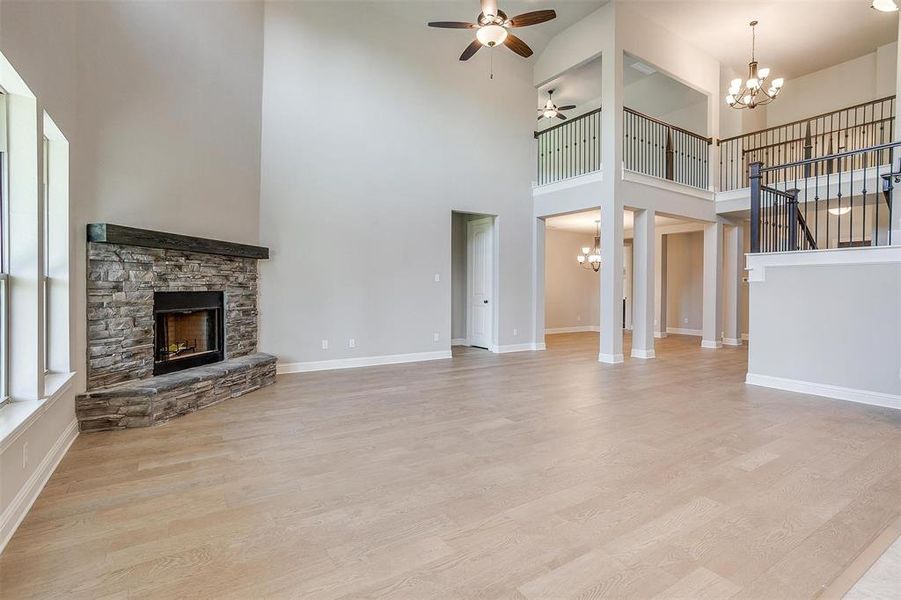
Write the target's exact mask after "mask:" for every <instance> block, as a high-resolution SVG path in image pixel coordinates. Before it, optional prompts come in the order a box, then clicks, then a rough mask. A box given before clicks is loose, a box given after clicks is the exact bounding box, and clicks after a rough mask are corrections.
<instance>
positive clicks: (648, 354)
mask: <svg viewBox="0 0 901 600" xmlns="http://www.w3.org/2000/svg"><path fill="white" fill-rule="evenodd" d="M632 358H643V359H651V358H657V354H656V353H655V352H654V351H653V350H641V349H639V348H632Z"/></svg>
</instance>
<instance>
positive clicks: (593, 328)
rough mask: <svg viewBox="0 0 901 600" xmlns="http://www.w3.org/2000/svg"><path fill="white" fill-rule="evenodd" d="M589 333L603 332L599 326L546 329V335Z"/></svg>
mask: <svg viewBox="0 0 901 600" xmlns="http://www.w3.org/2000/svg"><path fill="white" fill-rule="evenodd" d="M588 331H593V332H596V333H599V332H600V331H601V327H600V326H599V325H576V326H575V327H552V328H550V329H545V330H544V334H545V335H556V334H558V333H585V332H588Z"/></svg>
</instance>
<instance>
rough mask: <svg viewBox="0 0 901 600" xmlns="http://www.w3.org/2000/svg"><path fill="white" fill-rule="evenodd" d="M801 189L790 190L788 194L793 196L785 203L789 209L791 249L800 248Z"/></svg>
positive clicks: (789, 246)
mask: <svg viewBox="0 0 901 600" xmlns="http://www.w3.org/2000/svg"><path fill="white" fill-rule="evenodd" d="M800 191H801V190H798V189H791V190H788V195H789V196H791V198H789V200H788V202H786V203H785V209H786V210H787V211H788V215H787V216H788V219H787V222H788V248H789V250H798V228H799V227H800V226H801V223H800V222H799V221H798V214H799V213H798V194H799V193H800Z"/></svg>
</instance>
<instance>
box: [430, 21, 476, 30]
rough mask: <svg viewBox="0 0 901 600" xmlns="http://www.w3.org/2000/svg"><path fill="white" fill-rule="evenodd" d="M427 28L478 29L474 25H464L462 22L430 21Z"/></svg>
mask: <svg viewBox="0 0 901 600" xmlns="http://www.w3.org/2000/svg"><path fill="white" fill-rule="evenodd" d="M429 27H440V28H442V29H475V28H476V27H478V25H476V24H475V23H464V22H463V21H432V22H431V23H429Z"/></svg>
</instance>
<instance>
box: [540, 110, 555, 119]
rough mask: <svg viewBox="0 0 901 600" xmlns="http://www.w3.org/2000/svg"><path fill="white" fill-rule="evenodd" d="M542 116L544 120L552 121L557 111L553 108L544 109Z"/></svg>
mask: <svg viewBox="0 0 901 600" xmlns="http://www.w3.org/2000/svg"><path fill="white" fill-rule="evenodd" d="M542 114H543V115H544V116H545V118H548V119H553V118H554V117H556V116H557V111H556V110H554V109H553V108H546V109H544V112H543V113H542Z"/></svg>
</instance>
